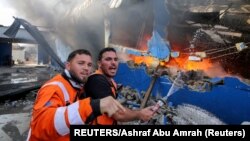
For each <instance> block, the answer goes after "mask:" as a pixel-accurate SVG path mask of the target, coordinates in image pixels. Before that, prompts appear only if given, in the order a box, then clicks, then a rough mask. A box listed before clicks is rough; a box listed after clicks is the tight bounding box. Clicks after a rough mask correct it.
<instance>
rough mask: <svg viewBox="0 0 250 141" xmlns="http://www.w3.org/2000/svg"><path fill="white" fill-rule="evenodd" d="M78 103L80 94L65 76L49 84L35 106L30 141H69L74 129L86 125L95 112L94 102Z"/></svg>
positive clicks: (43, 87)
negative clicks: (70, 129)
mask: <svg viewBox="0 0 250 141" xmlns="http://www.w3.org/2000/svg"><path fill="white" fill-rule="evenodd" d="M77 99H78V98H77V90H76V89H74V88H73V87H72V86H71V84H70V83H69V82H68V81H67V80H66V79H65V78H64V77H63V76H62V75H57V76H55V77H54V78H52V79H51V80H50V81H48V82H46V83H45V85H43V86H42V87H41V89H40V90H39V92H38V94H37V98H36V100H35V103H34V107H33V113H32V118H31V124H30V131H29V135H28V139H27V140H29V141H38V140H39V141H42V140H44V141H49V140H53V141H69V127H70V125H73V124H78V125H81V124H85V123H86V120H88V118H89V117H90V116H93V115H92V114H93V112H94V111H93V110H95V109H93V106H92V105H91V104H92V100H91V99H90V98H86V99H83V100H77ZM75 100H77V101H76V102H74V101H75ZM98 110H100V109H98Z"/></svg>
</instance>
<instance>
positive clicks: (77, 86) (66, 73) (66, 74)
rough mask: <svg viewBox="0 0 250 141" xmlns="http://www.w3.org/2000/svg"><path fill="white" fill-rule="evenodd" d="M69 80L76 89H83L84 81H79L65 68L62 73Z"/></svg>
mask: <svg viewBox="0 0 250 141" xmlns="http://www.w3.org/2000/svg"><path fill="white" fill-rule="evenodd" d="M62 75H63V76H64V77H65V78H66V79H67V80H68V81H69V83H70V84H71V85H72V86H73V87H74V88H76V89H82V88H83V85H84V84H83V83H79V82H77V81H76V80H74V78H73V77H72V76H71V74H70V72H69V71H68V70H66V69H65V70H64V72H63V74H62Z"/></svg>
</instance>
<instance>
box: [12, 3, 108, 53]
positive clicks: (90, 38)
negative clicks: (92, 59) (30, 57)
mask: <svg viewBox="0 0 250 141" xmlns="http://www.w3.org/2000/svg"><path fill="white" fill-rule="evenodd" d="M8 2H9V3H10V4H11V5H12V6H13V8H14V9H15V10H16V12H17V13H18V17H20V18H24V19H26V20H27V21H29V22H30V23H32V24H33V25H35V26H44V27H47V28H49V29H51V30H53V31H54V32H55V34H56V35H57V36H58V37H60V38H61V39H62V40H63V42H64V43H65V44H66V45H68V46H70V47H71V48H72V49H79V48H85V49H88V50H90V51H91V52H92V53H93V54H94V56H95V55H96V52H98V51H96V50H98V49H100V48H101V47H103V44H104V43H103V42H104V41H103V38H104V37H103V36H104V32H103V30H104V28H103V11H102V9H103V4H104V3H97V2H95V1H93V0H85V1H82V0H74V1H72V0H50V1H44V0H36V1H34V0H23V1H16V0H9V1H8ZM94 2H95V4H94ZM96 11H98V12H96Z"/></svg>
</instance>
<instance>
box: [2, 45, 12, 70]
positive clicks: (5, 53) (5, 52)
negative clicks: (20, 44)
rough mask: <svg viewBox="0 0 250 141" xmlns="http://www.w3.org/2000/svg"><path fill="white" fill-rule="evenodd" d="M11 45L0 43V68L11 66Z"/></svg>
mask: <svg viewBox="0 0 250 141" xmlns="http://www.w3.org/2000/svg"><path fill="white" fill-rule="evenodd" d="M11 46H12V45H11V43H0V66H11V62H12V61H11V60H12V48H11Z"/></svg>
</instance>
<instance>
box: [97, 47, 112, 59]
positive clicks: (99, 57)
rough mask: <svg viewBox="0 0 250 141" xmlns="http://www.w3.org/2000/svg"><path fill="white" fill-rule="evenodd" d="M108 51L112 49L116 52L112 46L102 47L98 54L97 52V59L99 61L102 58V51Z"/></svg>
mask: <svg viewBox="0 0 250 141" xmlns="http://www.w3.org/2000/svg"><path fill="white" fill-rule="evenodd" d="M108 51H112V52H114V53H116V50H115V49H114V48H112V47H106V48H103V49H102V50H101V51H100V52H99V54H98V61H100V60H101V59H102V55H103V53H105V52H108Z"/></svg>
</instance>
